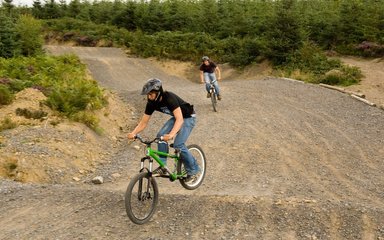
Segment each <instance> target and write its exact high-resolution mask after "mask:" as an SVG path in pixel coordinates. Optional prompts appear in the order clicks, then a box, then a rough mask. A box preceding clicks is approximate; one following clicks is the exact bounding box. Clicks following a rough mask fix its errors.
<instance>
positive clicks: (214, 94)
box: [211, 91, 217, 112]
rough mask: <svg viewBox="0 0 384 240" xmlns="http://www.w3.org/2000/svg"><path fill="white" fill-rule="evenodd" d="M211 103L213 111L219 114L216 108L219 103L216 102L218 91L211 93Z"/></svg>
mask: <svg viewBox="0 0 384 240" xmlns="http://www.w3.org/2000/svg"><path fill="white" fill-rule="evenodd" d="M211 102H212V107H213V111H214V112H217V108H216V104H217V101H216V91H211Z"/></svg>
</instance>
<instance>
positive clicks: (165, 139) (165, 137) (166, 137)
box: [163, 134, 174, 142]
mask: <svg viewBox="0 0 384 240" xmlns="http://www.w3.org/2000/svg"><path fill="white" fill-rule="evenodd" d="M173 137H174V136H171V135H170V134H164V136H163V141H165V142H168V141H169V140H172V139H173Z"/></svg>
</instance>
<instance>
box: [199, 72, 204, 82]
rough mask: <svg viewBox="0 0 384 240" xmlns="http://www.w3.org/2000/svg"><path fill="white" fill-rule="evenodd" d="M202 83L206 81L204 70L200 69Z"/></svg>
mask: <svg viewBox="0 0 384 240" xmlns="http://www.w3.org/2000/svg"><path fill="white" fill-rule="evenodd" d="M200 83H204V72H203V71H200Z"/></svg>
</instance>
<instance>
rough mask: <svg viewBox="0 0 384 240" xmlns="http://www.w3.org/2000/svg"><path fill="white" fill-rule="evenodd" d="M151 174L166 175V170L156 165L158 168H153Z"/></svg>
mask: <svg viewBox="0 0 384 240" xmlns="http://www.w3.org/2000/svg"><path fill="white" fill-rule="evenodd" d="M152 175H155V176H168V172H167V169H165V168H162V167H158V168H156V169H155V170H153V171H152Z"/></svg>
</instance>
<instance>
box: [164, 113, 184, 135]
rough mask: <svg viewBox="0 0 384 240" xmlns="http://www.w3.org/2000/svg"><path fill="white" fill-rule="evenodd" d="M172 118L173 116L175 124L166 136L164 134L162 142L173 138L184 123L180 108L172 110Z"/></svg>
mask: <svg viewBox="0 0 384 240" xmlns="http://www.w3.org/2000/svg"><path fill="white" fill-rule="evenodd" d="M173 116H175V119H176V121H175V124H174V125H173V128H172V130H171V131H170V132H169V133H168V134H165V135H164V136H163V140H164V141H168V140H170V139H172V138H174V137H175V136H176V134H177V133H178V132H179V130H180V128H181V126H182V125H183V123H184V118H183V113H182V112H181V108H180V107H178V108H176V109H175V110H173Z"/></svg>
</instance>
